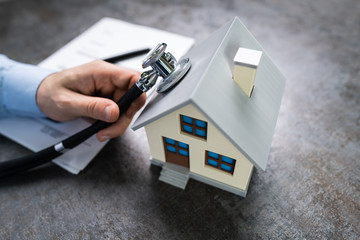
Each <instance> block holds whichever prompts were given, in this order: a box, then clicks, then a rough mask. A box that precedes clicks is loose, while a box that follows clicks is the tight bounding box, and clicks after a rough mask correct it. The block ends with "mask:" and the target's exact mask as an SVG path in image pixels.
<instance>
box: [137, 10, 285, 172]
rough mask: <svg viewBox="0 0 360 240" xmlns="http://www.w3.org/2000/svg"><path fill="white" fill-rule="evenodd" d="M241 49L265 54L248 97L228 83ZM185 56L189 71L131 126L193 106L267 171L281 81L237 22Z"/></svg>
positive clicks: (241, 25) (276, 71)
mask: <svg viewBox="0 0 360 240" xmlns="http://www.w3.org/2000/svg"><path fill="white" fill-rule="evenodd" d="M239 47H245V48H250V49H255V50H259V51H263V55H262V57H261V60H260V64H259V67H258V70H257V74H256V79H255V87H254V91H253V93H252V96H251V98H248V97H247V96H246V94H245V93H244V92H243V91H242V90H241V89H240V87H239V86H238V85H237V84H236V83H235V81H233V80H232V72H233V58H234V56H235V54H236V52H237V50H238V48H239ZM184 57H189V58H190V60H191V62H192V67H191V69H190V71H189V72H188V73H187V75H186V76H185V78H184V79H183V80H182V81H181V82H180V83H179V84H178V85H177V86H176V87H175V88H174V89H172V90H171V91H170V92H168V93H166V94H155V95H154V96H152V97H151V98H150V101H149V103H148V105H147V106H146V107H145V109H144V111H143V112H142V113H141V114H140V116H139V118H138V119H137V120H136V121H135V122H134V125H133V129H134V130H136V129H138V128H141V127H143V126H145V125H147V124H149V123H151V122H153V121H155V120H157V119H159V118H161V117H163V116H165V115H167V114H169V113H171V112H173V111H175V110H177V109H179V108H181V107H183V106H185V105H187V104H189V103H191V104H193V105H195V106H196V107H197V108H198V109H199V111H200V112H201V113H203V114H204V115H205V116H206V117H207V118H208V119H209V121H211V122H212V123H213V124H214V125H215V126H216V127H217V128H218V129H219V130H220V131H221V132H222V133H223V134H224V135H225V137H227V138H228V139H229V140H230V141H231V142H232V143H233V144H234V146H235V147H237V148H238V149H239V151H240V152H242V153H243V154H244V155H245V156H246V157H247V158H248V159H249V160H250V161H251V162H252V163H253V164H254V165H255V167H257V168H260V169H263V170H265V168H266V164H267V159H268V155H269V152H270V146H271V141H272V137H273V134H274V129H275V125H276V120H277V117H278V113H279V108H280V104H281V99H282V96H283V92H284V88H285V78H284V76H283V75H282V74H281V73H280V71H279V70H278V68H277V67H276V66H275V65H274V63H273V62H272V61H271V59H270V58H269V57H268V55H267V54H266V52H264V50H263V48H262V47H261V46H260V44H259V43H258V42H257V41H256V39H255V38H254V37H253V36H252V35H251V33H250V32H249V31H248V30H247V29H246V27H245V26H244V25H243V24H242V23H241V21H240V20H239V19H238V18H237V17H236V18H235V19H234V20H233V21H232V22H229V23H227V24H226V25H224V26H223V27H222V28H220V29H219V30H217V31H216V32H214V33H213V34H212V35H211V36H210V37H209V38H207V39H206V40H205V41H203V42H201V43H198V44H196V45H195V46H194V47H193V48H192V49H190V50H189V52H188V53H187V54H185V56H184Z"/></svg>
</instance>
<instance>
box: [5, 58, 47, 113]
mask: <svg viewBox="0 0 360 240" xmlns="http://www.w3.org/2000/svg"><path fill="white" fill-rule="evenodd" d="M52 73H54V70H48V69H44V68H40V67H37V66H34V65H30V64H24V63H19V62H16V61H13V60H11V59H9V58H7V57H6V56H4V55H2V54H0V117H6V116H32V117H44V116H45V115H44V114H43V113H42V112H41V111H40V110H39V108H38V106H37V104H36V91H37V88H38V86H39V85H40V83H41V81H42V80H43V79H44V78H46V77H47V76H48V75H50V74H52Z"/></svg>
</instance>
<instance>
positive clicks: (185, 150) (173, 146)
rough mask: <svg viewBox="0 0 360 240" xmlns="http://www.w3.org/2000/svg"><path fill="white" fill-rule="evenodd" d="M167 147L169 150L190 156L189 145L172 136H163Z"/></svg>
mask: <svg viewBox="0 0 360 240" xmlns="http://www.w3.org/2000/svg"><path fill="white" fill-rule="evenodd" d="M163 139H164V145H165V149H166V151H168V152H171V153H175V154H177V155H181V156H184V157H189V145H188V144H186V143H183V142H180V141H176V140H174V139H171V138H166V137H163Z"/></svg>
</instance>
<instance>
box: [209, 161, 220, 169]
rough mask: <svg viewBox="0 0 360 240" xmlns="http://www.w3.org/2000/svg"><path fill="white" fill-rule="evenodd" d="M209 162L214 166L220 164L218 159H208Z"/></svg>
mask: <svg viewBox="0 0 360 240" xmlns="http://www.w3.org/2000/svg"><path fill="white" fill-rule="evenodd" d="M208 164H209V165H211V166H214V167H217V166H218V165H219V163H218V162H217V161H214V160H211V159H208Z"/></svg>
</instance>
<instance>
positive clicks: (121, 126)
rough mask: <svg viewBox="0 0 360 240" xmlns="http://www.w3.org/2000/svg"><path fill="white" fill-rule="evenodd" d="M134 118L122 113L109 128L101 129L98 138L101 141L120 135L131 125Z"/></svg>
mask: <svg viewBox="0 0 360 240" xmlns="http://www.w3.org/2000/svg"><path fill="white" fill-rule="evenodd" d="M131 120H132V118H128V117H127V116H126V115H125V114H124V115H122V116H121V117H120V118H119V120H118V121H117V122H116V123H114V124H113V125H111V126H110V127H108V128H105V129H103V130H101V131H99V132H98V133H97V134H96V137H97V139H98V140H99V141H100V142H103V141H106V140H108V139H110V138H115V137H118V136H120V135H122V134H124V132H125V131H126V129H127V127H128V126H129V125H130V123H131Z"/></svg>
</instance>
